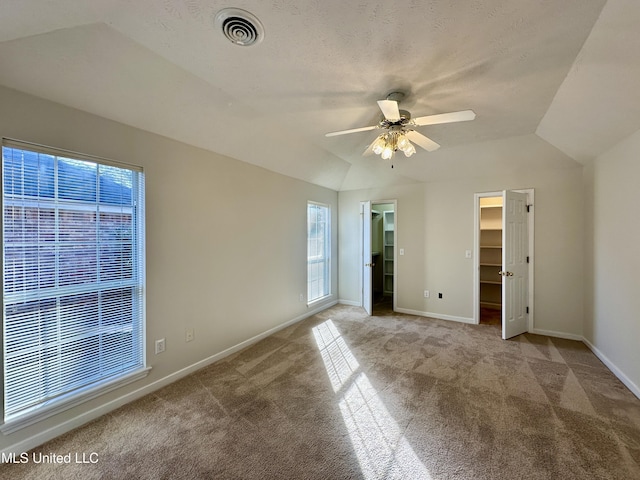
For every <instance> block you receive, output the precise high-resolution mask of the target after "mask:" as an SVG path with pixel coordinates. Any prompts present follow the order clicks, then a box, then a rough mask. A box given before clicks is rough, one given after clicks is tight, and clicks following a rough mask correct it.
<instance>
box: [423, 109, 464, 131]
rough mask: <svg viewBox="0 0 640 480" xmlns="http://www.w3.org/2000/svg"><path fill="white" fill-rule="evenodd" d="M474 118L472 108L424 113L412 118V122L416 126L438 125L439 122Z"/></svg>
mask: <svg viewBox="0 0 640 480" xmlns="http://www.w3.org/2000/svg"><path fill="white" fill-rule="evenodd" d="M474 118H476V114H475V112H474V111H473V110H461V111H459V112H451V113H440V114H438V115H426V116H424V117H418V118H414V119H413V123H415V124H416V125H418V126H421V127H422V126H424V125H438V124H440V123H452V122H466V121H468V120H473V119H474Z"/></svg>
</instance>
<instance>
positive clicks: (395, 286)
mask: <svg viewBox="0 0 640 480" xmlns="http://www.w3.org/2000/svg"><path fill="white" fill-rule="evenodd" d="M367 202H370V204H371V209H372V210H373V206H374V205H382V204H393V212H394V222H395V225H394V228H393V247H394V248H393V311H394V312H395V311H396V305H397V299H398V200H397V199H393V200H362V201H360V212H362V209H363V207H364V205H365V204H366V203H367ZM363 217H364V216H363ZM364 221H365V219H364V218H361V221H360V238H361V240H362V241H361V242H360V254H359V256H358V258H359V259H360V306H361V307H363V308H364V288H365V285H364V276H365V275H364V269H365V268H369V267H365V264H366V263H367V262H366V261H365V259H364V249H365V247H364V242H366V241H368V242H369V245H371V235H369V238H368V239H366V238H365V237H364V228H363V225H362V222H364ZM371 222H372V219H371V215H369V224H370V225H371ZM369 232H371V228H369ZM368 288H369V295H370V297H371V298H373V286H372V285H368Z"/></svg>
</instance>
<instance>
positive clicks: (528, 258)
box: [527, 255, 529, 263]
mask: <svg viewBox="0 0 640 480" xmlns="http://www.w3.org/2000/svg"><path fill="white" fill-rule="evenodd" d="M527 263H529V255H527Z"/></svg>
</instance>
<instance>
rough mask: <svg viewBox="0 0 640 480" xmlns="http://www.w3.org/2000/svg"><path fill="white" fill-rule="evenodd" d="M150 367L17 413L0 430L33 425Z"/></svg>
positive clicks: (139, 376)
mask: <svg viewBox="0 0 640 480" xmlns="http://www.w3.org/2000/svg"><path fill="white" fill-rule="evenodd" d="M150 370H151V367H144V368H141V369H138V370H136V371H134V372H131V373H129V374H127V375H124V376H120V377H117V378H114V379H112V380H110V381H107V382H101V383H100V384H98V385H96V386H92V387H90V388H88V389H86V390H85V391H83V392H82V393H73V395H69V398H67V399H65V400H62V401H54V402H52V403H51V405H48V406H42V407H40V408H38V409H37V410H34V411H30V412H27V413H24V414H22V415H19V416H17V417H15V418H12V419H9V420H7V421H6V422H4V423H3V424H2V426H0V431H2V433H4V434H5V435H7V434H9V433H13V432H16V431H18V430H20V429H22V428H25V427H28V426H29V425H33V424H35V423H38V422H40V421H42V420H44V419H46V418H49V417H52V416H54V415H56V414H58V413H61V412H64V411H65V410H69V409H70V408H73V407H75V406H77V405H80V404H82V403H84V402H88V401H89V400H93V399H94V398H96V397H99V396H100V395H104V394H105V393H108V392H111V391H112V390H115V389H116V388H120V387H124V386H125V385H128V384H129V383H133V382H135V381H137V380H140V379H142V378H144V377H146V376H147V375H148V374H149V371H150Z"/></svg>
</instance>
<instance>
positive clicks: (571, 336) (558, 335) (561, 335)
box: [529, 328, 583, 342]
mask: <svg viewBox="0 0 640 480" xmlns="http://www.w3.org/2000/svg"><path fill="white" fill-rule="evenodd" d="M529 333H533V334H534V335H544V336H546V337H555V338H564V339H566V340H577V341H579V342H581V341H582V340H583V338H582V335H576V334H575V333H566V332H557V331H555V330H543V329H540V328H534V329H533V330H529Z"/></svg>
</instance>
